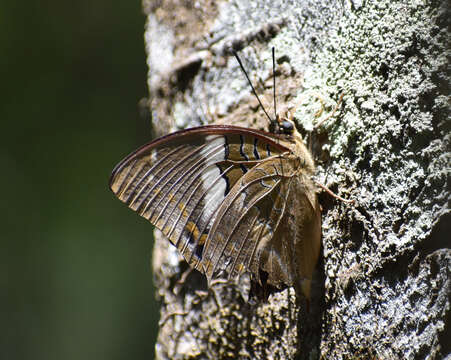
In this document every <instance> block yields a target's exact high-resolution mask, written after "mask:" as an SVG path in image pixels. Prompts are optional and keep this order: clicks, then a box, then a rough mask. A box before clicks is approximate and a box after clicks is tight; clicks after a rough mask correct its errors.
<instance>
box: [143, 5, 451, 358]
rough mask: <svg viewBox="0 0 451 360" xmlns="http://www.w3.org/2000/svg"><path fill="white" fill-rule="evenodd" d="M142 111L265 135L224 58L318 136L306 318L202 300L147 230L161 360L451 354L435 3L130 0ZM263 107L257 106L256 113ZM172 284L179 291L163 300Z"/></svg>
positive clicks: (219, 291) (441, 8) (278, 299)
mask: <svg viewBox="0 0 451 360" xmlns="http://www.w3.org/2000/svg"><path fill="white" fill-rule="evenodd" d="M143 5H144V9H145V12H146V15H147V18H148V20H147V28H146V36H145V39H146V49H147V51H148V65H149V89H150V96H151V101H150V106H151V110H152V113H153V120H154V128H155V131H156V132H157V133H158V134H160V135H161V134H163V133H167V132H170V131H173V130H176V129H178V128H184V127H189V126H193V125H199V124H205V123H207V122H210V121H215V122H216V123H233V124H239V125H245V126H251V127H256V128H266V125H267V124H266V122H265V118H264V116H263V115H262V113H261V111H259V110H258V108H257V106H256V100H255V99H254V98H253V97H252V96H251V95H250V94H251V92H250V90H249V88H248V86H247V83H246V80H245V78H244V77H243V76H242V74H241V72H240V70H239V68H238V65H237V63H236V61H235V60H234V59H233V57H231V56H229V55H230V54H229V50H230V49H231V48H234V49H238V50H240V53H241V57H242V58H243V60H244V62H245V64H246V67H247V69H248V71H249V73H250V74H251V78H252V79H253V80H254V81H255V82H256V83H257V84H259V86H258V89H259V91H260V93H261V94H262V95H263V97H265V98H267V99H268V101H267V102H268V103H269V104H271V100H270V99H271V92H272V87H271V84H272V79H271V67H272V64H271V61H270V48H271V47H272V46H274V47H275V48H276V54H277V62H278V77H277V84H278V85H277V93H278V95H279V96H278V103H279V104H280V107H282V106H283V104H287V105H289V104H299V103H300V106H299V107H298V108H297V111H296V120H297V121H298V123H299V125H300V126H301V127H304V128H306V129H309V128H310V129H311V128H312V126H313V125H312V124H313V123H314V122H315V121H317V120H318V119H317V118H315V116H314V114H315V112H316V111H318V110H320V109H321V106H320V103H321V101H323V102H324V104H325V111H324V114H326V113H328V112H330V111H331V109H332V108H333V106H334V105H335V103H336V101H337V99H338V98H339V96H340V94H342V93H343V94H344V100H343V104H342V106H341V108H340V111H339V113H338V116H337V117H336V119H333V120H332V119H331V120H329V121H328V122H326V123H325V124H324V126H323V127H322V128H321V130H320V131H319V134H318V136H316V144H317V149H318V150H319V151H318V155H319V161H318V174H317V178H318V180H320V181H321V182H323V183H324V184H326V185H327V186H329V187H330V188H331V189H333V190H334V191H336V192H338V193H339V194H340V195H341V196H344V197H349V198H354V199H356V200H357V204H356V206H349V205H346V204H341V203H339V202H336V201H334V200H331V199H330V198H329V197H327V196H321V200H322V202H323V256H322V261H321V264H320V265H319V266H318V271H317V274H316V277H315V285H316V286H315V292H314V294H313V297H312V309H311V310H310V312H308V313H307V312H306V310H305V308H303V307H302V306H301V307H300V306H299V303H298V302H296V301H295V298H296V297H295V294H294V290H293V289H291V290H290V289H287V290H285V291H282V292H280V293H276V294H274V295H271V296H270V298H269V300H268V302H266V303H259V304H249V303H246V302H245V301H244V300H243V298H242V296H241V295H240V291H239V289H238V288H237V287H234V286H233V285H224V284H220V283H219V284H217V285H216V286H214V287H213V289H210V290H207V288H206V283H205V279H203V278H202V276H200V275H199V274H197V273H192V274H190V276H189V277H188V278H187V280H186V281H185V284H184V286H183V287H181V290H180V289H179V286H178V285H175V283H176V281H177V280H178V279H179V278H180V276H181V273H182V272H183V271H184V270H185V269H186V265H185V264H184V262H183V260H181V258H180V257H179V255H178V254H177V253H176V250H175V248H173V247H172V246H171V245H169V243H168V242H167V240H165V239H163V238H162V237H161V236H160V235H159V234H158V233H157V234H156V243H155V251H154V262H153V267H154V272H155V279H156V284H157V287H158V296H159V298H160V299H161V303H162V307H161V314H162V322H161V327H160V333H159V337H158V341H157V345H156V354H157V357H158V358H160V359H187V358H190V359H191V358H198V359H218V358H222V359H224V358H252V359H257V358H259V359H271V358H274V359H281V358H294V357H296V356H298V357H300V358H309V357H310V358H315V357H316V358H318V357H322V358H330V359H335V358H337V359H338V358H373V357H374V358H382V359H394V358H400V359H401V358H402V359H423V358H429V359H439V358H441V357H443V356H446V355H447V354H448V353H450V351H451V349H450V345H449V341H448V342H446V339H449V338H450V331H449V320H448V321H447V319H449V311H450V289H451V284H450V276H449V275H450V269H451V252H450V250H449V234H448V233H449V221H450V210H449V197H450V191H449V173H450V158H451V155H450V131H449V130H450V121H449V117H450V113H451V111H450V108H451V105H450V94H449V88H450V86H449V85H450V65H449V64H450V57H451V53H450V30H449V29H450V18H451V13H450V10H449V7H447V6H446V2H441V1H416V2H393V1H379V2H375V3H373V2H360V3H358V2H346V1H344V2H329V1H327V2H326V1H323V2H322V1H303V2H299V3H297V2H293V3H291V2H286V1H269V0H265V1H238V0H233V1H228V2H220V3H216V2H208V1H198V2H194V3H192V2H191V1H189V2H188V1H186V2H184V1H177V0H173V1H164V2H161V3H152V2H150V1H144V3H143ZM269 108H270V109H271V106H269ZM174 286H175V287H176V288H178V289H179V290H180V291H179V292H178V293H174V291H173V288H174Z"/></svg>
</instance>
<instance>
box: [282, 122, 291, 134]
mask: <svg viewBox="0 0 451 360" xmlns="http://www.w3.org/2000/svg"><path fill="white" fill-rule="evenodd" d="M280 130H281V131H282V133H284V134H287V135H290V134H292V133H293V131H294V125H293V123H292V122H291V121H287V120H284V121H282V124H281V129H280Z"/></svg>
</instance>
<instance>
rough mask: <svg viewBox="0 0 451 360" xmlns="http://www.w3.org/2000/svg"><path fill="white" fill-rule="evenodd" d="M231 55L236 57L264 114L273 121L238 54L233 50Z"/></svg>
mask: <svg viewBox="0 0 451 360" xmlns="http://www.w3.org/2000/svg"><path fill="white" fill-rule="evenodd" d="M233 55H234V56H235V57H236V59H237V60H238V64H240V68H241V70H242V71H243V73H244V75H246V79H247V81H248V83H249V85H250V86H251V89H252V92H253V93H254V95H255V97H256V98H257V100H258V103H259V104H260V106H261V108H262V109H263V111H264V113H265V115H266V116H267V118H268V119H269V122H271V123H273V122H274V120H273V119H271V117H270V116H269V115H268V113H267V112H266V109H265V107H264V106H263V104H262V102H261V101H260V98H259V97H258V95H257V92H256V91H255V88H254V85H252V82H251V79H249V76H248V75H247V72H246V70H245V69H244V66H243V63H242V62H241V59H240V58H239V56H238V54H237V53H236V52H235V51H233Z"/></svg>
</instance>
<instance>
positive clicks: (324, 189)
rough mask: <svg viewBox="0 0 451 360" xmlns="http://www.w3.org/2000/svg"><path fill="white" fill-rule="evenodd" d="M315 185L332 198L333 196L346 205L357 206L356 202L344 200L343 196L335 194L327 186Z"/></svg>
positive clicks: (317, 183)
mask: <svg viewBox="0 0 451 360" xmlns="http://www.w3.org/2000/svg"><path fill="white" fill-rule="evenodd" d="M315 184H316V185H317V186H318V187H320V188H321V189H322V190H323V191H325V192H326V193H328V194H329V195H330V196H332V197H333V198H335V199H337V200H340V201H342V202H344V203H345V204H355V200H354V199H345V198H342V197H341V196H339V195H337V194H335V193H334V192H333V191H332V190H330V189H329V188H328V187H327V186H325V185H323V184H321V183H319V182H317V181H315Z"/></svg>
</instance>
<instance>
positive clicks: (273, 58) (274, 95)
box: [272, 47, 277, 120]
mask: <svg viewBox="0 0 451 360" xmlns="http://www.w3.org/2000/svg"><path fill="white" fill-rule="evenodd" d="M272 91H273V97H274V119H276V120H277V107H276V56H275V50H274V47H273V48H272Z"/></svg>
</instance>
